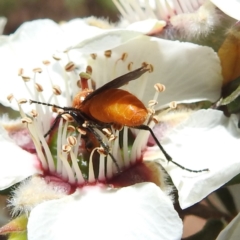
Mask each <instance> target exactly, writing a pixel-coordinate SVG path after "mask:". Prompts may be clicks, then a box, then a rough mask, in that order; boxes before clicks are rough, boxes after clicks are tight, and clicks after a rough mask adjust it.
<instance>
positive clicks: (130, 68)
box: [127, 62, 133, 71]
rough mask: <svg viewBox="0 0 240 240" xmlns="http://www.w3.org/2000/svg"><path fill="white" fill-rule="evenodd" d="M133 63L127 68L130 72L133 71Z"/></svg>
mask: <svg viewBox="0 0 240 240" xmlns="http://www.w3.org/2000/svg"><path fill="white" fill-rule="evenodd" d="M132 66H133V62H130V63H129V64H128V66H127V69H128V71H132Z"/></svg>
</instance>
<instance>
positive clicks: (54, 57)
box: [52, 54, 61, 61]
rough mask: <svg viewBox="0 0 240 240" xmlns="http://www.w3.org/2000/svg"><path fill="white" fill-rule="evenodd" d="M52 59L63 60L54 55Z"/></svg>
mask: <svg viewBox="0 0 240 240" xmlns="http://www.w3.org/2000/svg"><path fill="white" fill-rule="evenodd" d="M52 57H53V59H54V60H56V61H59V60H61V58H60V57H59V56H57V55H56V54H54V55H53V56H52Z"/></svg>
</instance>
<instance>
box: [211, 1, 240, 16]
mask: <svg viewBox="0 0 240 240" xmlns="http://www.w3.org/2000/svg"><path fill="white" fill-rule="evenodd" d="M211 2H212V3H213V4H215V5H216V6H217V7H218V8H219V9H221V10H222V11H223V12H224V13H226V14H227V15H228V16H230V17H232V18H235V19H236V20H240V1H239V0H228V1H226V0H211Z"/></svg>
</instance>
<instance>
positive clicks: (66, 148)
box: [62, 144, 72, 153]
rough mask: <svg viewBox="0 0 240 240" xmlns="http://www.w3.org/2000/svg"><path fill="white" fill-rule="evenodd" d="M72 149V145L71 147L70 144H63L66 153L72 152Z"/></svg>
mask: <svg viewBox="0 0 240 240" xmlns="http://www.w3.org/2000/svg"><path fill="white" fill-rule="evenodd" d="M71 149H72V147H71V146H70V145H69V144H64V145H63V146H62V150H63V152H64V153H68V152H70V151H71Z"/></svg>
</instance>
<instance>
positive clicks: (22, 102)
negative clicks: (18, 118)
mask: <svg viewBox="0 0 240 240" xmlns="http://www.w3.org/2000/svg"><path fill="white" fill-rule="evenodd" d="M26 102H27V99H26V98H21V99H19V100H18V103H19V104H24V103H26Z"/></svg>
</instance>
